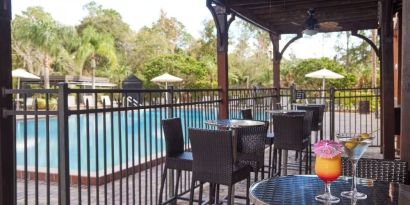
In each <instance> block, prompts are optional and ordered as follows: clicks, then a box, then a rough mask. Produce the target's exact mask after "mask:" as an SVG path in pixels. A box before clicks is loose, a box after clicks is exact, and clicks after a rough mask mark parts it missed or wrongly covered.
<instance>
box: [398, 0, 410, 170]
mask: <svg viewBox="0 0 410 205" xmlns="http://www.w3.org/2000/svg"><path fill="white" fill-rule="evenodd" d="M401 22H402V26H401V28H402V29H403V31H402V32H403V34H407V35H402V40H401V43H402V53H401V60H402V67H401V68H402V69H401V70H402V71H401V72H402V73H401V74H402V77H401V80H402V81H401V82H402V86H401V142H400V159H401V160H404V161H407V162H408V163H409V164H410V126H409V124H408V123H409V122H410V36H409V35H408V34H410V1H407V0H406V1H403V2H402V21H401ZM409 171H410V169H409Z"/></svg>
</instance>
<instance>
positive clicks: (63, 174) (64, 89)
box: [58, 83, 70, 205]
mask: <svg viewBox="0 0 410 205" xmlns="http://www.w3.org/2000/svg"><path fill="white" fill-rule="evenodd" d="M67 99H68V85H67V83H60V84H59V89H58V193H59V194H58V198H59V201H60V204H62V205H68V204H70V167H69V153H68V152H69V141H68V129H69V128H68V104H67V101H68V100H67Z"/></svg>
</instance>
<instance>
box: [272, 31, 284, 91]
mask: <svg viewBox="0 0 410 205" xmlns="http://www.w3.org/2000/svg"><path fill="white" fill-rule="evenodd" d="M269 37H270V40H271V41H272V45H273V58H272V63H273V88H277V89H278V90H280V61H281V59H282V55H281V53H280V51H279V40H280V35H278V34H276V33H269Z"/></svg>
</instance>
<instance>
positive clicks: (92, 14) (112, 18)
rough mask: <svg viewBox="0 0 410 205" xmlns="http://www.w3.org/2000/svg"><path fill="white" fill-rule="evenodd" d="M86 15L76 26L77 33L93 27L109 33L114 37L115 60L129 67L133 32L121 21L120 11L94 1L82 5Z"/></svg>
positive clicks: (133, 42) (133, 56)
mask: <svg viewBox="0 0 410 205" xmlns="http://www.w3.org/2000/svg"><path fill="white" fill-rule="evenodd" d="M84 8H85V9H86V10H87V11H88V15H87V16H86V17H85V18H84V19H83V20H82V21H81V23H80V25H78V26H77V27H76V28H77V30H78V32H79V33H82V32H83V30H84V29H86V28H88V27H93V28H94V29H95V30H96V31H97V32H98V33H104V34H109V35H111V36H112V37H113V39H114V44H115V49H116V54H117V60H118V64H119V65H124V66H126V67H131V65H133V64H134V59H135V58H137V57H138V56H136V55H134V54H133V53H134V51H133V50H134V47H135V44H136V42H135V32H134V31H132V30H131V28H130V26H129V25H128V24H127V23H126V22H124V21H123V19H122V16H121V14H120V13H118V12H117V11H115V10H113V9H105V8H103V7H102V6H101V5H99V4H97V3H96V2H93V1H92V2H90V3H88V4H86V5H84Z"/></svg>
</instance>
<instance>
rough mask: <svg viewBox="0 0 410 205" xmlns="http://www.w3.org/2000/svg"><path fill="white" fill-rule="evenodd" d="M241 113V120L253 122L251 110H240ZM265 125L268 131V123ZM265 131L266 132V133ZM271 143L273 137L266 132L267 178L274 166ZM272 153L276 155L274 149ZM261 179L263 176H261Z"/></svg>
mask: <svg viewBox="0 0 410 205" xmlns="http://www.w3.org/2000/svg"><path fill="white" fill-rule="evenodd" d="M241 113H242V118H243V119H245V120H253V115H252V109H243V110H241ZM265 123H267V124H268V130H269V122H268V121H266V122H265ZM268 130H267V131H268ZM273 141H274V135H273V133H271V132H267V135H266V138H265V145H266V146H268V147H269V160H268V177H269V178H270V177H271V173H272V170H273V168H272V167H274V166H275V165H274V160H273V158H272V157H273V154H272V147H273ZM273 152H274V153H276V149H273ZM264 173H265V170H263V172H262V174H264ZM262 178H263V175H262Z"/></svg>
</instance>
